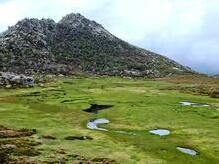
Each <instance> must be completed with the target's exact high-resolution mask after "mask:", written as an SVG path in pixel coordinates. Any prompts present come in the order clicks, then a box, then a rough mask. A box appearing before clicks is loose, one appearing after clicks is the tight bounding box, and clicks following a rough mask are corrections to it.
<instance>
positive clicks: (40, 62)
mask: <svg viewBox="0 0 219 164" xmlns="http://www.w3.org/2000/svg"><path fill="white" fill-rule="evenodd" d="M0 71H3V72H14V73H18V74H26V75H32V74H35V73H40V74H63V75H70V74H74V73H75V72H77V71H82V72H88V73H92V74H100V75H119V76H147V77H163V76H170V75H175V74H183V73H186V72H190V73H191V72H192V71H191V70H190V69H189V68H187V67H184V66H182V65H180V64H178V63H176V62H174V61H172V60H170V59H168V58H166V57H164V56H161V55H158V54H155V53H153V52H150V51H147V50H144V49H140V48H138V47H135V46H132V45H130V44H128V43H127V42H125V41H122V40H121V39H119V38H117V37H115V36H114V35H112V34H111V33H110V32H108V31H107V30H106V29H105V28H104V27H103V26H102V25H100V24H98V23H96V22H95V21H91V20H89V19H87V18H85V17H84V16H82V15H80V14H69V15H66V16H65V17H63V18H62V19H61V20H60V21H59V22H58V23H56V22H54V21H53V20H51V19H41V20H38V19H24V20H22V21H19V22H18V23H17V24H16V25H15V26H12V27H9V29H8V30H7V31H5V32H3V33H1V34H0Z"/></svg>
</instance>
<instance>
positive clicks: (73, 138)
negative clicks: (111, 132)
mask: <svg viewBox="0 0 219 164" xmlns="http://www.w3.org/2000/svg"><path fill="white" fill-rule="evenodd" d="M65 139H66V140H93V138H92V137H90V136H68V137H65Z"/></svg>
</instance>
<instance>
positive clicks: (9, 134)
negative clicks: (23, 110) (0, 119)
mask: <svg viewBox="0 0 219 164" xmlns="http://www.w3.org/2000/svg"><path fill="white" fill-rule="evenodd" d="M33 134H36V130H35V129H20V130H12V129H8V128H5V129H4V127H1V128H0V138H13V137H26V136H32V135H33Z"/></svg>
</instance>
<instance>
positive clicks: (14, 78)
mask: <svg viewBox="0 0 219 164" xmlns="http://www.w3.org/2000/svg"><path fill="white" fill-rule="evenodd" d="M0 84H1V85H4V86H5V87H6V88H11V87H13V86H18V85H23V86H34V78H33V77H30V76H25V75H17V74H13V73H9V72H0Z"/></svg>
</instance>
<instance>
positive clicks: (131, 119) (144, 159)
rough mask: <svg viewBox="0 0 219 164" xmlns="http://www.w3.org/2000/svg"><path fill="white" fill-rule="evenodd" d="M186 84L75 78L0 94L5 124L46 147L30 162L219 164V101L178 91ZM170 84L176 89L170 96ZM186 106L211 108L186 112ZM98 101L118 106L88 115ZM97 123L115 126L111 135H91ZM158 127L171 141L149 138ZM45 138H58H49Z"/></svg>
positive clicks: (0, 119) (40, 147)
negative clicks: (31, 132) (187, 150)
mask: <svg viewBox="0 0 219 164" xmlns="http://www.w3.org/2000/svg"><path fill="white" fill-rule="evenodd" d="M182 85H185V86H186V85H189V84H180V85H179V84H172V83H167V82H162V81H154V80H149V79H126V78H119V77H101V78H100V77H72V78H70V77H69V78H59V79H57V80H55V81H53V82H49V83H46V84H45V85H44V86H41V87H40V86H36V87H34V88H26V89H25V88H23V89H0V125H3V126H5V127H8V128H11V129H22V128H28V129H36V130H37V133H36V134H35V135H33V136H31V138H32V139H37V140H40V141H41V142H42V144H41V145H38V146H36V147H35V148H36V149H37V150H38V151H39V152H40V154H39V155H37V156H32V157H29V158H30V159H32V160H34V161H36V162H37V163H43V162H48V161H54V163H55V161H59V160H63V161H64V162H63V163H74V159H68V158H69V156H70V155H71V154H78V155H80V156H84V157H89V158H109V159H113V160H115V161H116V162H117V163H124V164H135V163H139V164H147V163H149V164H161V163H162V164H163V163H168V164H169V163H176V164H181V163H191V164H192V163H195V164H196V163H197V164H202V163H203V164H217V163H219V99H216V98H210V97H208V96H201V95H197V94H196V95H195V94H190V93H182V92H180V91H178V90H177V87H178V86H182ZM172 86H174V87H175V88H176V90H173V89H172V90H168V88H170V87H172ZM182 101H191V102H195V103H204V104H208V105H209V106H208V107H192V106H182V105H181V104H180V102H182ZM94 103H96V104H100V105H113V107H112V108H109V109H105V110H101V111H99V112H98V114H93V113H87V112H84V111H83V109H86V108H89V107H90V104H94ZM95 118H107V119H108V120H109V121H110V123H109V124H104V125H101V126H100V127H103V128H105V129H108V131H97V130H91V129H88V128H87V127H86V124H87V122H88V121H89V120H91V119H95ZM158 128H161V129H168V130H170V135H167V136H158V135H153V134H150V133H149V131H150V130H153V129H158ZM121 131H122V133H119V132H121ZM45 135H48V136H54V137H55V138H56V139H55V140H50V139H45V138H43V137H42V136H45ZM67 136H90V137H92V138H93V140H65V139H64V138H65V137H67ZM177 146H181V147H186V148H190V149H193V150H195V151H197V152H198V155H196V156H190V155H188V154H184V153H182V152H180V151H178V150H177V149H176V147H177ZM60 150H62V151H64V152H65V153H60Z"/></svg>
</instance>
